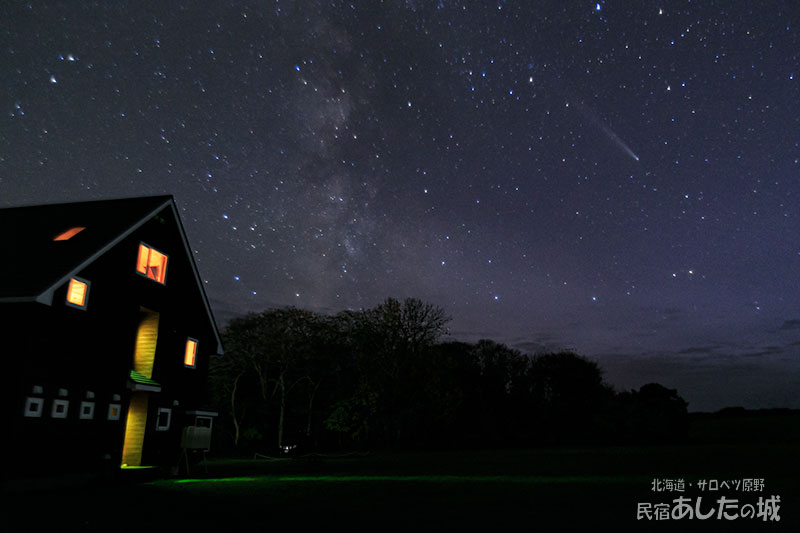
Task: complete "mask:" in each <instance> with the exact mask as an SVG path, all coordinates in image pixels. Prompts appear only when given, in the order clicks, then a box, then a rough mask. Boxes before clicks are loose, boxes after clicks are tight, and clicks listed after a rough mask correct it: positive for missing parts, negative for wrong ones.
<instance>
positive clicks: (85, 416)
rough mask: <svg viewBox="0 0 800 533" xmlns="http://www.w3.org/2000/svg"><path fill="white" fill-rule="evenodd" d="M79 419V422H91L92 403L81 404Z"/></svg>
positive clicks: (92, 416)
mask: <svg viewBox="0 0 800 533" xmlns="http://www.w3.org/2000/svg"><path fill="white" fill-rule="evenodd" d="M79 418H80V419H81V420H91V419H93V418H94V402H81V410H80V414H79Z"/></svg>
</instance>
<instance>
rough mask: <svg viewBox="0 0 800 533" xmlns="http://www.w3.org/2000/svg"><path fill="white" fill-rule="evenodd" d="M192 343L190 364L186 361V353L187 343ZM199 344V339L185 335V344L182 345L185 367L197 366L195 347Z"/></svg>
mask: <svg viewBox="0 0 800 533" xmlns="http://www.w3.org/2000/svg"><path fill="white" fill-rule="evenodd" d="M190 342H192V343H194V353H192V364H191V365H190V364H187V363H186V355H187V351H188V349H189V343H190ZM198 346H200V341H199V340H197V339H195V338H194V337H186V344H184V345H183V366H184V367H185V368H197V348H198Z"/></svg>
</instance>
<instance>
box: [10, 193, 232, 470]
mask: <svg viewBox="0 0 800 533" xmlns="http://www.w3.org/2000/svg"><path fill="white" fill-rule="evenodd" d="M162 213H164V216H163V217H160V216H157V217H154V218H153V219H151V220H150V221H149V222H147V223H146V224H144V225H143V226H142V227H141V228H139V229H138V230H137V231H136V232H134V233H133V234H132V235H130V236H129V237H128V238H126V239H125V240H124V241H122V242H120V243H119V244H117V245H116V246H115V247H114V248H112V249H111V250H109V251H108V252H106V253H105V254H104V255H103V256H102V257H100V258H98V259H97V260H96V261H94V262H93V263H92V264H91V265H89V266H88V267H87V268H85V269H84V270H83V271H81V272H79V273H78V274H77V275H78V277H80V278H83V279H85V280H88V281H89V282H90V283H91V284H90V288H89V296H88V301H87V306H86V309H76V308H74V307H70V306H68V305H66V304H65V299H66V287H67V283H65V284H64V286H63V287H61V288H59V289H58V290H56V291H55V294H54V299H53V304H52V306H46V305H43V304H38V303H17V304H0V334H1V335H2V340H1V341H0V357H2V358H3V360H4V361H5V362H6V370H7V371H9V374H7V378H9V380H10V381H11V382H12V384H11V385H10V386H8V387H6V389H5V393H4V400H5V401H4V402H3V403H4V409H5V411H6V413H5V414H6V417H5V419H6V420H10V421H11V437H12V438H11V446H12V450H11V451H12V454H14V455H12V457H18V458H19V459H20V460H19V461H16V462H14V464H13V465H12V468H11V469H10V470H9V473H10V475H11V476H26V475H36V474H39V473H47V472H48V471H52V470H56V471H58V472H72V471H75V472H79V471H85V470H86V469H87V468H88V469H99V468H115V467H118V466H119V465H120V462H121V458H122V447H123V440H124V432H125V421H126V415H127V409H128V405H129V403H130V398H131V395H132V393H133V391H131V390H130V389H129V388H128V381H129V380H128V376H129V372H130V370H131V369H132V368H133V367H134V365H133V359H134V349H135V343H136V333H137V329H138V327H139V322H140V320H141V317H142V312H141V308H143V307H144V308H146V309H149V310H152V311H156V312H158V313H159V325H158V342H157V345H156V353H155V360H154V364H153V373H152V379H153V380H154V381H156V382H157V383H159V384H160V385H161V392H147V393H146V394H147V395H148V400H149V401H148V402H147V421H146V427H145V436H144V448H143V457H142V461H143V462H142V464H164V465H169V464H172V465H174V464H175V463H176V462H177V458H178V455H179V453H180V449H179V445H180V433H181V430H182V426H179V420H181V418H182V413H183V412H184V411H186V410H187V409H188V410H192V409H197V408H198V407H201V406H203V405H204V401H205V398H206V387H207V384H206V377H207V372H208V360H209V356H210V354H212V353H214V351H216V348H217V345H216V339H215V336H214V330H213V326H212V325H211V324H210V323H209V319H208V315H207V313H206V310H205V308H204V306H203V299H202V295H201V294H200V292H199V289H198V287H197V283H196V281H195V278H194V275H193V273H192V269H191V266H190V263H189V259H188V258H187V257H186V256H185V252H184V246H183V243H182V240H181V237H180V232H179V229H178V226H177V224H176V222H175V220H174V217H173V215H172V212H171V210H170V209H169V208H167V209H165V210H164V211H162ZM140 242H145V243H146V244H148V245H149V246H151V247H154V248H156V249H158V250H159V251H161V252H163V253H165V254H167V255H168V257H169V259H168V264H167V276H166V284H165V285H161V284H160V283H158V282H156V281H154V280H151V279H148V278H146V277H144V276H142V275H140V274H139V273H137V272H136V258H137V253H138V247H139V243H140ZM188 337H191V338H193V339H197V340H198V341H199V342H198V351H197V358H196V367H195V368H193V369H192V368H186V367H185V366H184V364H183V358H184V349H185V344H186V340H187V338H188ZM34 386H39V387H41V388H42V389H43V393H42V394H33V387H34ZM59 389H65V390H66V391H67V395H66V396H65V397H63V398H62V397H59V395H58V393H59ZM62 392H63V390H62ZM139 394H141V393H139ZM89 395H93V396H94V397H93V398H88V397H87V396H89ZM115 395H117V397H118V398H119V401H116V400H115V399H114V398H115ZM32 396H35V397H41V398H43V399H44V410H43V412H42V416H41V417H38V418H31V417H24V416H23V412H24V410H25V405H26V399H27V398H28V397H32ZM56 400H67V401H69V406H68V409H67V413H66V417H65V418H53V416H52V413H51V410H52V407H53V405H54V403H55V402H56ZM82 402H93V403H94V416H93V418H91V419H81V418H80V413H79V411H80V406H81V403H82ZM111 404H120V405H121V408H122V411H121V413H120V416H119V419H118V420H108V419H107V418H108V409H109V405H111ZM159 409H170V410H171V424H170V427H169V429H168V430H166V431H157V429H156V426H157V422H158V418H159V417H158V412H159Z"/></svg>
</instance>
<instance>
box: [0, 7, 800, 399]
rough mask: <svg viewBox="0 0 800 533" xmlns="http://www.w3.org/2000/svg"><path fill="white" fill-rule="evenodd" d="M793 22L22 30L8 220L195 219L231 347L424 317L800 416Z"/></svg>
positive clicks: (227, 20)
mask: <svg viewBox="0 0 800 533" xmlns="http://www.w3.org/2000/svg"><path fill="white" fill-rule="evenodd" d="M798 28H800V10H798V8H797V6H796V5H795V4H794V3H793V2H788V1H786V2H776V3H773V4H770V6H769V7H763V8H758V7H757V6H754V5H745V4H744V3H731V4H728V3H723V4H719V5H717V4H709V3H701V2H692V1H681V2H677V1H676V2H661V3H659V2H645V3H640V4H639V3H626V2H610V1H609V2H599V3H595V2H569V3H563V2H550V1H548V2H536V3H526V2H489V3H484V2H445V1H441V2H421V1H417V2H414V1H407V2H388V3H384V4H379V3H376V2H318V1H307V2H235V3H233V2H219V3H213V4H211V5H210V6H209V5H203V6H201V5H195V3H193V2H170V3H167V4H165V5H160V4H152V5H150V6H148V7H141V6H138V5H137V6H136V7H134V6H124V5H120V4H116V3H113V4H107V3H104V2H85V3H81V4H73V3H61V2H43V3H30V4H25V3H13V4H10V3H9V5H3V6H2V7H0V35H1V36H2V46H1V47H0V55H1V57H2V60H1V61H0V74H2V84H1V86H2V92H1V93H0V105H1V106H2V107H1V108H0V113H1V114H0V205H2V206H11V205H21V204H33V203H47V202H67V201H78V200H89V199H101V198H111V197H120V196H132V195H151V194H165V193H166V194H173V195H174V196H175V199H176V202H177V204H178V206H179V208H180V210H181V212H182V213H181V214H182V217H183V221H184V224H185V226H186V230H187V234H188V238H189V242H190V243H191V244H192V246H193V247H194V249H195V252H196V256H195V257H196V260H197V263H198V267H199V269H200V272H201V274H202V276H203V278H204V282H205V285H206V290H207V293H208V295H209V297H210V299H211V301H212V306H213V307H214V310H215V312H216V314H217V317H218V319H222V321H224V320H225V319H227V318H229V317H230V316H233V315H236V314H241V313H244V312H247V311H250V310H260V309H263V308H266V307H272V306H284V305H294V306H297V307H303V308H309V309H315V310H320V311H326V312H336V311H339V310H341V309H346V308H351V309H357V308H361V307H369V306H373V305H375V304H377V303H379V302H380V301H382V300H383V299H384V298H386V297H388V296H393V297H399V298H402V297H406V296H414V297H419V298H421V299H423V300H426V301H429V302H431V303H435V304H437V305H440V306H442V307H444V308H445V310H446V311H447V312H448V313H449V314H450V315H451V316H452V317H453V322H452V324H451V325H452V328H451V330H452V331H451V332H452V334H453V336H454V337H456V338H462V339H467V340H469V339H477V338H481V337H489V338H493V339H495V340H498V341H501V342H506V343H508V344H509V345H511V346H516V347H520V348H522V349H529V350H537V349H548V348H554V347H565V348H570V349H575V350H577V351H579V352H580V353H582V354H585V355H588V356H590V357H593V358H595V359H597V360H598V361H599V362H600V364H601V366H602V367H603V368H605V369H606V371H607V374H606V378H607V379H608V380H609V381H610V382H612V383H614V384H615V385H617V386H618V387H620V388H630V387H639V386H640V385H642V384H643V383H646V382H652V381H657V382H660V383H663V384H665V385H667V386H670V387H676V388H678V389H679V392H680V393H681V394H682V395H683V396H684V397H685V398H686V399H687V400H689V402H690V406H689V407H690V409H695V410H696V409H716V408H720V407H723V406H725V405H739V404H741V405H745V406H748V407H779V406H790V407H800V399H799V397H798V396H797V394H796V378H797V376H798V372H800V362H798V361H800V359H798V356H800V339H798V332H800V310H799V309H798V306H797V302H798V296H800V285H799V284H798V281H797V279H798V275H797V273H798V272H800V240H798V235H800V218H799V215H800V212H799V211H798V208H797V205H798V196H799V195H800V185H798V183H799V182H800V85H799V84H800V33H798Z"/></svg>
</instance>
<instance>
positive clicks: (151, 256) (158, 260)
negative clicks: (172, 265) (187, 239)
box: [136, 244, 167, 284]
mask: <svg viewBox="0 0 800 533" xmlns="http://www.w3.org/2000/svg"><path fill="white" fill-rule="evenodd" d="M136 271H137V272H138V273H139V274H142V275H143V276H147V277H148V278H150V279H152V280H155V281H157V282H159V283H162V284H163V283H164V281H165V280H166V278H167V256H166V255H164V254H162V253H161V252H159V251H158V250H156V249H154V248H150V247H149V246H147V245H146V244H140V245H139V257H138V258H137V260H136Z"/></svg>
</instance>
